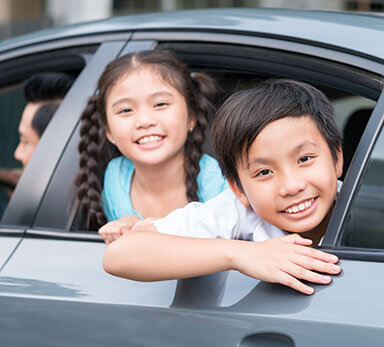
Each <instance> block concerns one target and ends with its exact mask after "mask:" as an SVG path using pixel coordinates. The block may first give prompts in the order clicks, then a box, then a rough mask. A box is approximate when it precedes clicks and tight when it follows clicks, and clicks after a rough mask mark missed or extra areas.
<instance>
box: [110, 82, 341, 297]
mask: <svg viewBox="0 0 384 347" xmlns="http://www.w3.org/2000/svg"><path fill="white" fill-rule="evenodd" d="M212 143H213V146H214V149H215V152H216V156H217V160H218V162H219V164H220V167H221V169H222V171H223V173H224V175H225V176H226V178H227V180H228V183H229V185H230V188H231V189H230V190H227V191H224V192H223V193H221V194H220V195H218V196H217V197H216V198H213V199H211V200H210V201H208V202H206V203H204V204H201V203H191V204H189V205H187V206H186V207H185V208H183V209H179V210H176V211H174V212H172V213H171V214H169V215H168V216H166V217H165V218H163V219H159V220H157V221H153V222H147V223H141V224H140V223H139V224H138V225H136V226H135V227H134V228H133V229H132V230H131V232H129V233H126V234H125V235H124V236H122V237H120V238H119V239H118V240H116V241H114V242H113V243H112V244H111V245H110V246H109V247H108V249H107V251H106V254H105V256H104V261H103V266H104V269H105V270H106V271H107V272H109V273H111V274H113V275H117V276H122V277H126V278H130V279H135V280H143V281H148V280H149V281H152V280H165V279H174V278H184V277H193V276H198V275H205V274H209V273H214V272H219V271H226V270H238V271H240V272H242V273H243V274H246V275H248V276H251V277H255V278H258V279H260V280H265V281H270V282H279V283H282V284H285V285H288V286H290V287H292V288H294V289H296V290H298V291H300V292H302V293H306V294H312V293H313V288H311V287H310V286H307V285H305V284H304V283H302V282H301V281H299V280H298V279H302V280H307V281H311V282H315V283H323V284H326V283H329V282H330V281H331V278H330V277H329V276H325V275H322V274H318V273H317V272H314V271H319V272H326V273H329V274H337V273H339V272H340V267H339V266H337V265H335V263H336V262H337V257H335V256H333V255H329V254H326V253H324V252H321V251H319V250H316V249H313V248H309V247H306V246H309V245H311V244H312V243H314V244H318V243H319V241H320V239H321V238H322V236H323V235H324V233H325V230H326V227H327V223H328V220H329V217H330V214H331V211H332V208H333V204H334V199H335V196H336V193H337V189H338V181H337V179H338V177H340V175H341V173H342V167H343V165H342V164H343V160H342V152H341V135H340V133H339V131H338V129H337V126H336V124H335V122H334V120H333V109H332V106H331V105H330V102H329V100H328V99H327V98H326V97H325V96H324V94H323V93H321V92H320V91H318V90H317V89H315V88H314V87H312V86H309V85H307V84H305V83H301V82H297V81H292V80H270V81H265V82H262V83H260V84H258V85H257V86H256V87H255V88H253V89H251V90H247V91H240V92H237V93H235V94H233V95H232V96H231V97H229V98H228V99H227V100H226V101H225V103H224V104H223V105H222V106H221V108H220V109H219V111H218V112H217V115H216V117H215V120H214V122H213V124H212ZM287 232H290V233H300V234H301V235H303V236H305V237H306V238H302V237H300V236H298V235H297V234H291V235H289V236H283V235H286V234H287ZM167 234H168V235H167ZM233 239H237V240H233ZM240 240H253V241H258V242H245V241H240ZM312 270H313V271H312Z"/></svg>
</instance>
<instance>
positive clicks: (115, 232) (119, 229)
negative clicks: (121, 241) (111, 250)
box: [99, 222, 125, 245]
mask: <svg viewBox="0 0 384 347" xmlns="http://www.w3.org/2000/svg"><path fill="white" fill-rule="evenodd" d="M124 231H125V226H124V225H122V224H120V223H116V222H110V223H107V224H106V225H104V226H103V227H101V228H100V229H99V235H100V236H101V237H102V238H103V240H104V242H105V243H106V244H107V245H109V244H110V243H111V242H113V241H115V240H117V239H118V238H119V237H120V236H121V235H122V234H123V232H124Z"/></svg>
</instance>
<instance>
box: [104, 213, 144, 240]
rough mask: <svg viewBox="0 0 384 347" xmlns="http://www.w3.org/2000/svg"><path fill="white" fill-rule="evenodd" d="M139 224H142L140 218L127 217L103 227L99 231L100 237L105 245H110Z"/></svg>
mask: <svg viewBox="0 0 384 347" xmlns="http://www.w3.org/2000/svg"><path fill="white" fill-rule="evenodd" d="M138 222H140V218H139V217H138V216H135V215H130V216H125V217H122V218H120V219H117V220H114V221H112V222H109V223H107V224H105V225H103V226H102V227H101V228H100V229H99V235H100V236H101V237H102V238H103V240H104V241H105V243H106V244H107V245H109V244H110V243H111V242H113V241H115V240H117V239H118V238H119V237H120V236H121V235H123V234H124V233H126V232H127V231H129V230H131V229H132V228H133V226H134V225H135V224H136V223H138Z"/></svg>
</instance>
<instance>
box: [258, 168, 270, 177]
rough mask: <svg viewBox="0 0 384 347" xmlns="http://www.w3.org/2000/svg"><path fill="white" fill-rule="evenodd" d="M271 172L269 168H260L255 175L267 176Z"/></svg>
mask: <svg viewBox="0 0 384 347" xmlns="http://www.w3.org/2000/svg"><path fill="white" fill-rule="evenodd" d="M271 173H272V171H271V170H269V169H264V170H261V171H259V172H258V173H257V174H256V177H263V176H268V175H270V174H271Z"/></svg>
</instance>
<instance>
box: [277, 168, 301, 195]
mask: <svg viewBox="0 0 384 347" xmlns="http://www.w3.org/2000/svg"><path fill="white" fill-rule="evenodd" d="M305 187H306V183H305V180H304V179H302V178H300V176H297V175H294V174H292V173H291V174H289V175H284V176H283V178H282V180H281V185H280V195H281V196H283V197H285V196H288V195H296V194H298V193H299V192H301V191H302V190H304V189H305Z"/></svg>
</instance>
